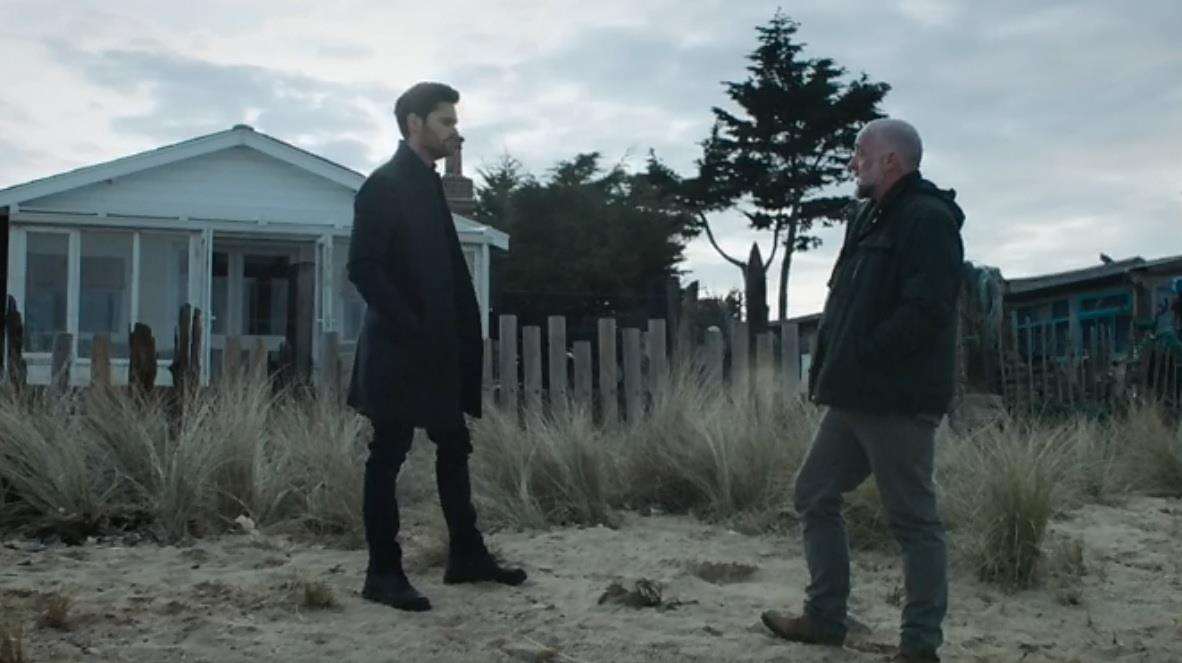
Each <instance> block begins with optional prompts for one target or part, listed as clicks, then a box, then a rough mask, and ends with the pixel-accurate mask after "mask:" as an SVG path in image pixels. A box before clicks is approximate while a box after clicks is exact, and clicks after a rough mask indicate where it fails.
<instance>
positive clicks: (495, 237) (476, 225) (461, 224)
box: [451, 212, 509, 251]
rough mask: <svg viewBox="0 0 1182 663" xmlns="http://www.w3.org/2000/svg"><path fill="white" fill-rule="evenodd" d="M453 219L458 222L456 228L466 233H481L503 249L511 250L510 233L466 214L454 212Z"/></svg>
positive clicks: (489, 241)
mask: <svg viewBox="0 0 1182 663" xmlns="http://www.w3.org/2000/svg"><path fill="white" fill-rule="evenodd" d="M451 216H452V219H454V220H455V222H456V230H457V231H458V232H461V233H464V234H466V235H480V236H482V237H487V238H488V243H489V244H491V245H492V246H495V247H497V248H498V249H501V250H503V251H508V250H509V235H507V234H505V233H503V232H501V231H500V230H497V229H496V228H493V227H492V226H486V225H484V224H483V223H480V222H479V221H474V220H472V219H469V218H468V217H466V216H461V215H459V214H455V213H454V212H453V213H452V215H451Z"/></svg>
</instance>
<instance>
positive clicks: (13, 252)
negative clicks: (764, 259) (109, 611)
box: [0, 125, 508, 384]
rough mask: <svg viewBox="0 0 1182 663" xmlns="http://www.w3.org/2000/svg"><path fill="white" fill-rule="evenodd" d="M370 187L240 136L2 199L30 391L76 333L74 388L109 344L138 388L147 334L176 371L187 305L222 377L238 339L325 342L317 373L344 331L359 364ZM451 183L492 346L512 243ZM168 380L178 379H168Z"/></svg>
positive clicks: (242, 130) (10, 287)
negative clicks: (499, 285)
mask: <svg viewBox="0 0 1182 663" xmlns="http://www.w3.org/2000/svg"><path fill="white" fill-rule="evenodd" d="M364 179H365V176H364V175H362V174H361V173H358V172H355V171H353V170H350V169H349V168H346V167H344V166H341V165H338V164H336V163H333V162H332V161H329V160H327V159H324V158H323V157H320V156H317V155H315V154H312V153H311V152H308V151H305V150H302V149H300V148H298V147H295V146H294V145H291V144H288V143H285V142H283V141H281V140H278V139H276V138H272V137H271V136H268V135H266V134H263V133H260V132H257V131H255V130H253V129H252V128H251V127H249V126H246V125H238V126H235V127H234V128H232V129H229V130H227V131H222V132H219V133H215V134H210V135H207V136H201V137H198V138H193V139H191V140H187V141H184V142H181V143H177V144H174V145H168V146H165V147H161V148H158V149H154V150H150V151H147V152H143V153H140V154H136V155H133V156H129V157H125V158H122V159H116V160H115V161H110V162H107V163H101V164H97V165H93V166H87V167H84V168H79V169H77V170H72V171H69V172H66V173H62V174H60V175H54V176H52V177H47V178H44V179H39V180H35V181H32V182H28V183H25V184H20V185H17V186H14V187H10V188H8V189H4V190H0V221H7V225H8V227H9V229H10V232H9V234H8V251H7V258H8V268H7V291H8V292H9V293H10V294H11V295H12V296H13V297H14V298H15V299H16V302H17V306H18V308H19V310H20V312H21V314H22V315H23V316H24V325H25V332H24V348H23V351H24V357H25V359H26V361H27V363H28V368H29V373H28V379H29V381H30V382H34V383H45V382H47V381H48V380H49V372H50V370H49V362H50V351H51V349H52V347H53V340H54V337H55V336H56V335H57V334H59V333H61V332H68V333H70V334H72V335H73V337H74V357H75V359H74V363H73V365H72V366H71V382H73V383H74V384H83V383H85V382H87V381H88V380H89V375H90V371H89V362H90V356H91V344H92V342H93V339H94V337H95V335H96V334H108V335H110V337H111V341H112V373H113V378H114V379H115V380H116V381H117V382H119V381H126V379H127V377H126V376H127V365H128V330H129V328H130V327H131V326H132V325H133V324H134V323H137V322H142V323H145V324H147V325H148V326H150V327H151V328H152V331H153V334H154V336H155V337H156V345H157V350H158V352H159V359H160V363H161V366H164V365H165V364H167V363H168V362H169V361H170V360H171V358H172V351H173V335H174V333H175V329H176V326H177V320H178V311H179V309H180V307H181V306H182V305H183V304H185V303H189V304H192V305H193V306H195V307H197V308H199V309H201V310H202V311H203V312H204V313H205V318H204V327H205V328H204V334H203V338H204V339H205V342H204V343H203V345H204V346H205V347H204V348H203V351H204V355H203V359H202V362H201V365H202V377H203V379H206V380H208V378H209V377H210V371H211V369H212V370H213V371H214V372H216V371H217V370H218V368H219V367H220V366H221V363H222V361H221V360H222V357H221V354H222V351H223V349H224V347H225V342H226V338H227V337H231V336H236V337H239V338H240V339H241V340H242V345H243V347H252V346H254V345H255V344H257V342H258V340H260V339H261V340H262V341H263V342H264V343H265V345H266V347H267V348H268V349H269V350H271V351H275V350H277V349H278V348H279V344H280V343H281V342H283V341H284V340H285V339H286V338H290V337H292V336H293V335H294V334H299V335H302V336H303V337H305V338H310V339H311V343H310V352H311V355H312V356H311V357H310V358H308V361H314V360H315V359H316V358H319V356H320V353H319V350H318V348H319V344H320V342H321V339H322V338H323V334H324V333H326V332H336V333H338V334H339V335H340V339H341V341H342V346H343V347H344V349H345V351H346V352H348V351H349V346H350V345H351V344H352V343H354V342H355V340H356V338H357V334H358V332H359V329H360V324H361V319H362V315H363V312H364V302H362V300H361V297H360V296H359V295H358V293H357V292H356V290H355V289H354V288H353V286H352V284H351V283H349V281H348V279H347V278H346V276H345V261H346V257H347V252H348V242H349V235H350V232H351V228H352V222H353V196H354V194H355V193H356V191H357V189H358V188H359V187H360V186H361V183H362V182H363V181H364ZM444 186H445V190H446V191H447V193H448V195H449V197H450V198H451V201H450V204H451V205H452V209H453V212H455V214H453V219H454V221H455V225H456V230H457V232H458V234H459V237H460V242H461V244H462V246H463V250H464V256H465V257H466V258H467V260H468V266H469V268H470V269H471V271H472V275H473V280H474V282H475V285H476V292H477V298H478V299H479V303H480V307H481V311H482V313H483V314H484V315H483V317H484V324H485V334H486V335H487V332H488V316H489V259H490V251H491V250H492V249H502V250H504V249H507V248H508V236H507V235H505V234H504V233H502V232H500V231H498V230H495V229H493V228H490V227H488V226H484V225H481V224H479V223H477V222H475V221H473V220H472V219H470V218H468V217H466V216H464V214H468V213H471V210H472V205H473V202H472V182H471V180H468V179H467V178H465V177H464V176H463V174H462V172H461V166H460V161H459V158H458V157H457V158H454V159H452V160H449V163H448V164H447V166H446V174H445V176H444ZM297 309H298V310H299V311H301V315H302V317H301V316H297V315H296V312H297ZM305 327H306V328H305ZM315 369H316V367H315V365H313V372H314V373H313V374H314V375H315ZM157 376H158V377H157V380H158V382H160V383H161V384H168V383H169V381H170V380H171V376H170V374H169V372H168V371H167V370H160V371H159V372H158V373H157Z"/></svg>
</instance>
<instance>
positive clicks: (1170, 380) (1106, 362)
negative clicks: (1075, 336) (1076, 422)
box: [998, 325, 1182, 414]
mask: <svg viewBox="0 0 1182 663" xmlns="http://www.w3.org/2000/svg"><path fill="white" fill-rule="evenodd" d="M1009 336H1010V338H1009V340H1008V342H1006V343H1003V344H1001V345H1002V347H1000V348H999V354H1000V357H1001V361H1000V370H999V372H998V373H999V378H1000V385H999V386H1000V389H999V391H1000V392H1001V394H1002V396H1003V398H1004V400H1005V401H1006V404H1007V406H1008V407H1009V408H1010V409H1011V410H1012V411H1021V412H1027V413H1031V414H1035V413H1040V412H1045V411H1048V410H1060V411H1072V410H1077V411H1078V410H1107V411H1112V410H1115V409H1118V408H1120V407H1123V406H1124V405H1126V404H1128V403H1130V402H1139V401H1141V402H1144V401H1153V402H1156V403H1157V404H1158V405H1160V406H1162V407H1163V408H1164V409H1166V410H1169V411H1173V412H1176V413H1182V357H1180V353H1179V352H1178V351H1176V350H1170V349H1169V348H1167V347H1161V346H1156V345H1153V344H1142V345H1141V346H1140V348H1139V349H1138V351H1137V352H1135V353H1134V352H1131V351H1129V350H1126V351H1125V352H1117V350H1116V343H1115V339H1114V338H1113V337H1112V333H1111V330H1108V329H1106V328H1103V327H1100V328H1097V329H1096V332H1095V333H1088V334H1085V338H1084V342H1083V350H1082V351H1077V350H1076V348H1075V346H1074V344H1072V343H1070V342H1068V343H1063V342H1061V340H1059V339H1056V337H1055V335H1054V330H1053V328H1052V327H1051V326H1050V325H1041V326H1032V327H1027V328H1025V329H1023V330H1022V331H1021V332H1018V331H1016V330H1012V329H1011V332H1010V335H1009ZM1130 337H1131V335H1130ZM1132 344H1133V343H1132V341H1130V345H1132Z"/></svg>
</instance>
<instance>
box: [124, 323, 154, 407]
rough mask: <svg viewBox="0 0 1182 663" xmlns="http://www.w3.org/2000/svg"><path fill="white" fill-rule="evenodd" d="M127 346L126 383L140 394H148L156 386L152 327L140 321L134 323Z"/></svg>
mask: <svg viewBox="0 0 1182 663" xmlns="http://www.w3.org/2000/svg"><path fill="white" fill-rule="evenodd" d="M128 347H129V350H128V357H129V365H128V369H127V383H128V384H129V385H131V386H132V387H133V388H135V389H138V390H139V392H140V393H141V394H148V393H149V392H151V391H152V389H153V388H154V387H155V386H156V339H155V338H153V337H152V329H151V328H150V327H148V325H145V324H144V323H142V322H137V323H135V326H134V327H132V330H131V336H130V337H129V339H128Z"/></svg>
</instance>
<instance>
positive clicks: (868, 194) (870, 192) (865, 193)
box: [855, 182, 875, 198]
mask: <svg viewBox="0 0 1182 663" xmlns="http://www.w3.org/2000/svg"><path fill="white" fill-rule="evenodd" d="M874 189H875V187H874V185H873V184H869V183H863V182H858V188H857V190H856V191H855V195H856V196H857V197H859V198H873V197H874Z"/></svg>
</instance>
